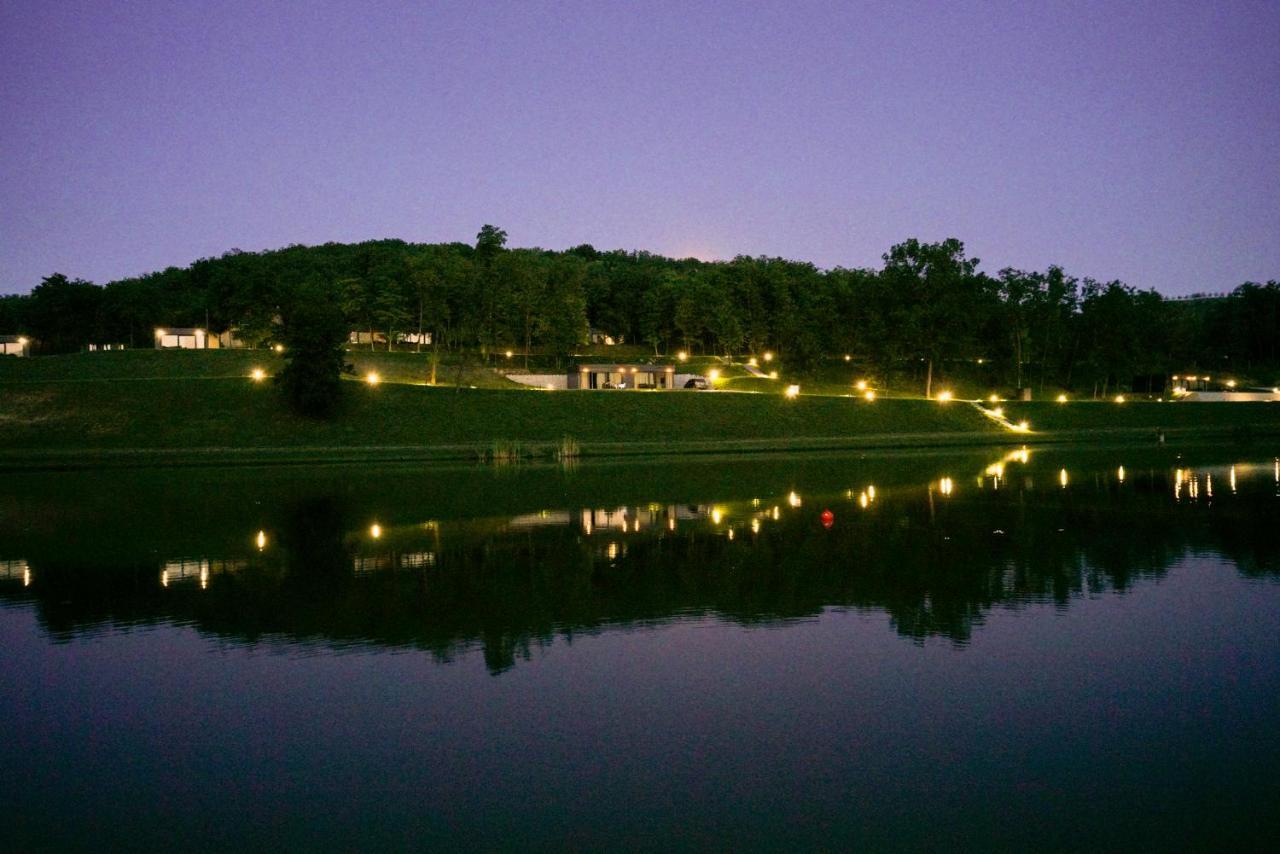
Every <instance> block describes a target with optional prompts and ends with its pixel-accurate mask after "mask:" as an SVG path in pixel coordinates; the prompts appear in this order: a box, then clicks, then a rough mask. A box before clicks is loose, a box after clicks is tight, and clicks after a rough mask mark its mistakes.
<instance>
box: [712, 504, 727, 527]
mask: <svg viewBox="0 0 1280 854" xmlns="http://www.w3.org/2000/svg"><path fill="white" fill-rule="evenodd" d="M722 519H724V513H722V512H721V511H720V508H719V507H713V508H711V522H712V524H714V525H719V524H720V520H722Z"/></svg>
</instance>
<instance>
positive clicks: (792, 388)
mask: <svg viewBox="0 0 1280 854" xmlns="http://www.w3.org/2000/svg"><path fill="white" fill-rule="evenodd" d="M786 394H787V397H788V398H796V397H799V396H800V386H798V385H789V386H787V392H786Z"/></svg>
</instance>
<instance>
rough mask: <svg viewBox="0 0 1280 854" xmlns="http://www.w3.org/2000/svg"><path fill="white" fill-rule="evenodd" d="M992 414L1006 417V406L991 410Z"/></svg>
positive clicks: (997, 416)
mask: <svg viewBox="0 0 1280 854" xmlns="http://www.w3.org/2000/svg"><path fill="white" fill-rule="evenodd" d="M991 414H992V415H994V416H995V417H996V418H1004V407H1001V406H997V407H996V408H995V409H993V410H991Z"/></svg>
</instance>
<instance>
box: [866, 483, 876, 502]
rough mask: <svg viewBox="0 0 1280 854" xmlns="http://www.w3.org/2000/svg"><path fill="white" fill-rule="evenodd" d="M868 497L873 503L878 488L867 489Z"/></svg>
mask: <svg viewBox="0 0 1280 854" xmlns="http://www.w3.org/2000/svg"><path fill="white" fill-rule="evenodd" d="M867 497H868V498H870V499H871V500H872V501H875V500H876V488H875V487H874V486H868V487H867Z"/></svg>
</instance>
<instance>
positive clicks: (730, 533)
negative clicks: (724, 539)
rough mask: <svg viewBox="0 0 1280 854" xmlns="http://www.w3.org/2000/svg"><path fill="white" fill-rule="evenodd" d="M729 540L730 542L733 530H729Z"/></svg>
mask: <svg viewBox="0 0 1280 854" xmlns="http://www.w3.org/2000/svg"><path fill="white" fill-rule="evenodd" d="M729 540H730V541H732V540H733V528H730V529H729Z"/></svg>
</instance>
